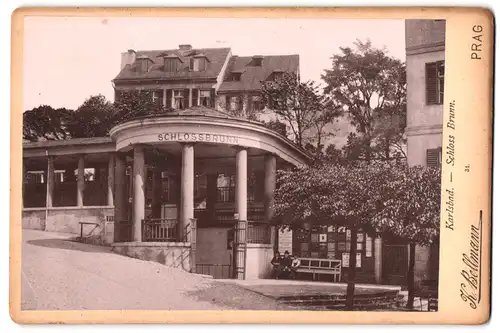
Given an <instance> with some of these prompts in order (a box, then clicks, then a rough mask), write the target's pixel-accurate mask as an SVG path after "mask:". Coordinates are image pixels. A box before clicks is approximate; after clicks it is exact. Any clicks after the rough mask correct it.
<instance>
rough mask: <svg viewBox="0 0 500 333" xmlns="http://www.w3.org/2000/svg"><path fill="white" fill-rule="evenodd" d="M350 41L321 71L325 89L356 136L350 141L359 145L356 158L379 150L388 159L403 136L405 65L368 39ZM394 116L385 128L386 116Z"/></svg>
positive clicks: (367, 157)
mask: <svg viewBox="0 0 500 333" xmlns="http://www.w3.org/2000/svg"><path fill="white" fill-rule="evenodd" d="M354 45H355V48H354V49H352V48H350V47H341V48H340V51H341V53H340V54H336V55H334V56H333V57H332V69H329V70H326V71H325V73H324V74H323V75H322V79H323V80H324V81H325V83H326V84H327V86H326V88H325V93H326V94H329V95H330V96H331V100H332V101H333V102H334V103H335V105H336V106H337V107H339V108H340V109H341V110H342V112H343V113H344V114H345V115H346V116H347V117H348V119H349V120H350V123H351V125H352V126H354V127H355V129H356V132H357V133H356V134H355V137H356V140H352V141H351V143H352V144H356V145H358V146H359V148H357V149H356V150H358V151H359V155H358V158H362V159H364V160H367V161H370V160H372V159H373V158H374V157H375V156H374V155H375V153H376V152H379V151H383V152H384V153H385V154H384V155H383V156H382V158H381V159H386V158H387V159H389V158H391V156H390V155H391V154H392V152H393V151H400V149H399V146H401V142H402V140H403V130H404V125H403V123H402V122H403V119H405V118H406V69H405V65H404V63H402V62H401V61H400V60H398V59H395V58H394V57H390V56H388V55H387V51H386V50H385V49H377V48H374V47H373V46H372V44H371V42H370V40H368V41H366V42H365V43H363V42H361V41H360V40H357V41H356V42H355V43H354ZM394 119H400V121H398V122H397V124H392V125H393V126H389V128H386V125H387V124H388V120H394ZM353 134H354V133H353ZM374 144H377V147H373V145H374ZM399 153H400V152H399ZM379 158H380V156H379Z"/></svg>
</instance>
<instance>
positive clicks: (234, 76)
mask: <svg viewBox="0 0 500 333" xmlns="http://www.w3.org/2000/svg"><path fill="white" fill-rule="evenodd" d="M240 80H241V73H231V75H229V81H240Z"/></svg>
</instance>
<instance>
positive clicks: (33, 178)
mask: <svg viewBox="0 0 500 333" xmlns="http://www.w3.org/2000/svg"><path fill="white" fill-rule="evenodd" d="M26 182H27V183H29V184H43V183H45V178H44V173H43V171H28V172H26Z"/></svg>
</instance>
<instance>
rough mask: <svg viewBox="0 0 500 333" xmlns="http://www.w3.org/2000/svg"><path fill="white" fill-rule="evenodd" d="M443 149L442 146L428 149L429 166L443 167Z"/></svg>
mask: <svg viewBox="0 0 500 333" xmlns="http://www.w3.org/2000/svg"><path fill="white" fill-rule="evenodd" d="M442 155H443V154H442V149H441V147H439V148H435V149H427V156H426V158H427V161H426V162H427V166H428V167H441V161H442V158H443V157H442Z"/></svg>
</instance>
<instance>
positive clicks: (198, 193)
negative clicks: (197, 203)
mask: <svg viewBox="0 0 500 333" xmlns="http://www.w3.org/2000/svg"><path fill="white" fill-rule="evenodd" d="M206 193H207V176H205V175H196V176H195V179H194V197H195V198H197V199H203V198H205V197H206Z"/></svg>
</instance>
